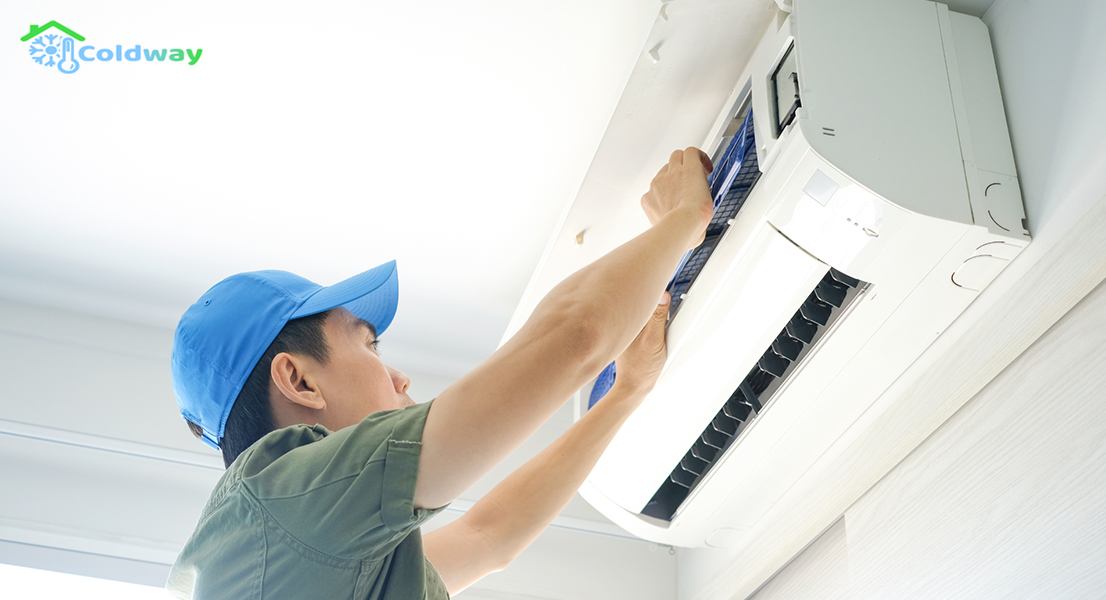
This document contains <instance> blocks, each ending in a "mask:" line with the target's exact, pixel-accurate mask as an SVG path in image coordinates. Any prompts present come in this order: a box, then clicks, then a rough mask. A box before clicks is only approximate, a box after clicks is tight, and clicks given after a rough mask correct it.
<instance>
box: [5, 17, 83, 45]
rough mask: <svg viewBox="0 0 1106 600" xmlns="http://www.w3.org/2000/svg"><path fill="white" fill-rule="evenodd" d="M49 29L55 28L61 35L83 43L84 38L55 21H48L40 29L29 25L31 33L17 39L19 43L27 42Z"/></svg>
mask: <svg viewBox="0 0 1106 600" xmlns="http://www.w3.org/2000/svg"><path fill="white" fill-rule="evenodd" d="M51 27H57V28H58V29H60V30H61V31H62V33H64V34H66V35H68V36H69V37H71V38H73V39H75V40H77V41H78V42H83V41H84V36H83V35H81V34H79V33H77V32H76V31H73V30H72V29H70V28H68V27H66V26H65V25H62V24H61V23H58V22H57V21H50V22H49V23H47V24H45V25H43V26H42V27H39V26H38V25H31V31H30V32H29V33H28V34H27V35H25V36H23V37H21V38H19V41H21V42H26V41H29V40H30V39H31V38H33V37H35V36H36V35H39V34H41V33H42V32H44V31H46V30H47V29H50V28H51Z"/></svg>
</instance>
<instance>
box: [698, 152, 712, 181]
mask: <svg viewBox="0 0 1106 600" xmlns="http://www.w3.org/2000/svg"><path fill="white" fill-rule="evenodd" d="M696 152H698V153H699V162H701V163H703V170H704V171H706V173H707V174H708V175H709V174H710V173H711V172H712V171H714V163H712V162H711V161H710V157H709V156H707V153H706V152H703V151H702V150H699V149H696Z"/></svg>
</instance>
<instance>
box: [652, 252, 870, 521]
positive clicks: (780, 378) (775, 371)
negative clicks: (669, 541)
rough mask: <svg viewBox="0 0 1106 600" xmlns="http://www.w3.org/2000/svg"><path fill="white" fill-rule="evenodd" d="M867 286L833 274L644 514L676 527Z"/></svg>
mask: <svg viewBox="0 0 1106 600" xmlns="http://www.w3.org/2000/svg"><path fill="white" fill-rule="evenodd" d="M867 287H868V284H867V283H864V282H862V281H859V280H857V279H854V278H852V277H849V276H848V275H845V274H844V273H841V272H840V271H837V270H836V269H830V270H829V272H828V273H826V275H825V276H824V277H823V278H822V279H821V281H819V282H818V285H817V286H815V288H814V290H812V291H811V293H810V295H809V296H808V297H807V299H806V300H805V301H803V304H802V306H800V307H799V310H797V311H795V314H794V315H793V316H792V317H791V320H790V321H788V322H787V325H786V326H785V327H784V328H783V330H782V331H780V333H779V335H778V336H776V339H775V340H773V342H772V343H771V344H770V345H769V346H768V349H767V350H765V351H764V354H762V355H761V357H760V359H759V360H757V362H756V364H755V365H754V366H753V368H752V369H751V370H750V371H749V373H748V375H746V376H745V379H744V380H743V381H742V382H741V384H740V385H739V386H738V387H737V389H736V390H734V392H733V394H731V395H730V397H729V398H727V399H726V402H725V403H724V404H723V405H722V408H720V409H719V410H718V412H717V413H716V414H715V416H714V418H713V419H711V421H710V423H709V424H708V425H707V426H706V428H704V429H703V433H702V434H700V435H699V438H698V439H697V440H696V441H695V443H694V444H692V445H691V448H689V449H688V451H687V452H686V453H685V454H684V456H683V458H681V459H680V462H679V463H678V464H677V465H676V467H675V468H674V469H672V472H671V473H670V474H669V476H668V479H666V480H665V482H664V483H663V484H661V486H660V488H658V489H657V492H656V493H655V494H654V495H653V498H652V499H650V500H649V502H648V504H646V505H645V508H644V509H642V511H641V514H643V515H646V516H650V517H654V518H657V519H663V520H665V521H671V520H672V516H673V515H675V514H676V511H677V510H679V508H680V506H681V505H682V504H683V502H684V500H686V499H687V497H688V495H689V494H690V493H691V490H693V489H694V488H695V486H696V485H698V484H699V482H701V481H702V480H703V478H704V477H705V476H706V475H707V473H708V472H710V470H711V469H712V468H713V467H714V466H715V465H717V464H718V460H719V459H720V458H721V457H722V455H723V454H725V453H726V451H727V450H728V449H729V448H730V446H731V445H733V443H734V442H735V441H736V440H737V439H738V438H739V437H741V433H742V432H743V431H745V429H746V428H748V426H749V425H750V424H751V423H752V422H753V421H754V420H755V419H756V418H757V416H759V415H760V413H761V412H762V411H763V410H764V406H765V405H766V404H767V402H768V400H769V399H770V398H771V397H772V395H773V394H774V393H775V392H776V390H778V389H779V388H780V386H781V385H782V384H783V382H784V381H786V380H787V379H788V378H789V377H790V376H791V375H792V374H793V373H794V372H795V368H796V365H798V364H799V363H800V362H801V361H802V359H803V358H804V357H806V355H807V354H809V352H810V350H811V348H813V347H814V346H815V344H817V342H818V341H819V340H820V339H821V338H822V336H824V335H825V333H826V332H827V331H828V330H829V328H830V326H831V325H833V323H834V322H836V321H837V319H838V318H840V317H841V315H842V314H843V313H844V312H845V310H846V309H847V308H848V307H849V305H850V304H851V303H852V302H853V301H854V300H855V299H856V298H857V297H858V296H859V294H860V293H861V292H862V291H863V290H864V289H865V288H867Z"/></svg>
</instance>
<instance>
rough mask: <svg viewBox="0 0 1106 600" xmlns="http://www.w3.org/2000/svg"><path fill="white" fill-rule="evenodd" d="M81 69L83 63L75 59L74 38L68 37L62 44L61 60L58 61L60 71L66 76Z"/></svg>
mask: <svg viewBox="0 0 1106 600" xmlns="http://www.w3.org/2000/svg"><path fill="white" fill-rule="evenodd" d="M79 68H81V63H79V62H77V59H75V58H73V38H70V37H67V38H65V39H64V40H62V42H61V60H60V61H58V70H59V71H61V72H62V73H65V74H67V75H68V74H72V73H76V72H77V69H79Z"/></svg>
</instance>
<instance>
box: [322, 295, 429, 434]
mask: <svg viewBox="0 0 1106 600" xmlns="http://www.w3.org/2000/svg"><path fill="white" fill-rule="evenodd" d="M323 332H324V333H325V334H326V340H327V344H328V345H329V346H330V358H329V360H328V361H327V362H326V364H325V365H317V368H318V369H319V376H318V385H319V388H320V389H321V391H322V393H323V397H324V398H325V399H326V404H327V406H326V410H325V413H326V414H325V419H326V422H325V423H323V424H324V425H326V426H327V427H328V428H330V429H331V430H333V431H337V430H338V429H341V428H343V427H348V426H350V425H355V424H357V423H359V422H360V421H361V420H362V419H364V418H365V417H366V416H368V415H369V414H371V413H374V412H376V411H378V410H391V409H396V408H403V407H405V406H411V405H413V404H414V403H415V402H414V401H413V400H411V397H410V396H408V395H407V388H408V387H410V386H411V380H410V379H408V378H407V376H406V375H404V374H403V373H401V372H400V371H398V370H397V369H393V368H391V367H389V366H388V365H385V364H384V362H383V361H382V360H381V359H380V354H379V353H378V352H377V350H376V345H377V340H376V334H375V332H374V330H373V328H372V327H371V326H370V325H369V324H368V323H365V322H364V321H362V320H361V319H359V318H357V317H355V316H354V315H353V313H351V312H349V311H348V310H346V309H344V308H336V309H334V310H332V311H331V312H330V314H329V315H328V316H327V319H326V321H325V322H324V324H323Z"/></svg>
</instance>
